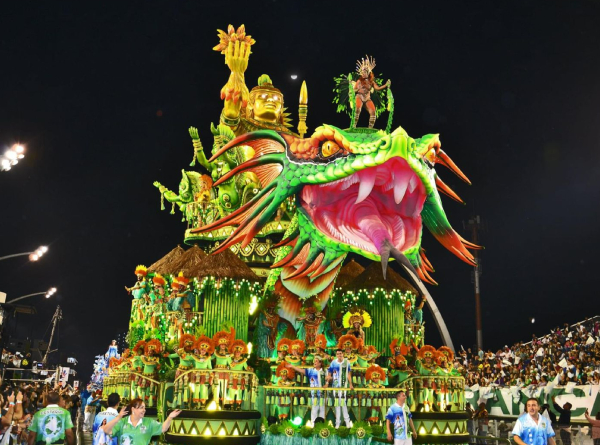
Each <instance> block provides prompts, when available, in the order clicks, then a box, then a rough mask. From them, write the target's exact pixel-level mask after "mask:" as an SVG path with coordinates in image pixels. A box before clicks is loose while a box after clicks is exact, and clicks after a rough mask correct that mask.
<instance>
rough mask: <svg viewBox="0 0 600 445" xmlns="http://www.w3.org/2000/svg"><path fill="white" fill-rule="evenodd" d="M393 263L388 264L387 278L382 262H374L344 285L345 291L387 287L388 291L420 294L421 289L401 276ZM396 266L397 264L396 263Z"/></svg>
mask: <svg viewBox="0 0 600 445" xmlns="http://www.w3.org/2000/svg"><path fill="white" fill-rule="evenodd" d="M392 264H393V263H389V264H388V268H387V279H385V280H384V279H383V271H382V270H381V263H378V262H375V261H374V262H372V263H371V264H370V265H369V266H368V267H367V268H366V269H365V271H364V272H363V273H361V274H360V275H359V276H357V277H356V278H355V279H354V280H352V281H351V282H349V283H348V284H347V285H346V286H344V287H342V290H343V291H345V292H346V291H349V290H351V291H355V292H356V291H359V290H361V289H369V290H370V289H375V288H376V287H378V288H380V289H386V290H387V291H388V292H390V291H392V290H399V291H402V292H406V291H407V290H409V291H411V292H412V293H414V294H415V295H419V291H418V290H416V289H415V288H414V287H413V286H412V285H411V284H410V283H409V282H408V281H406V280H405V279H404V278H402V277H401V276H400V274H399V273H398V272H396V271H395V270H394V268H393V266H392ZM394 266H396V265H394Z"/></svg>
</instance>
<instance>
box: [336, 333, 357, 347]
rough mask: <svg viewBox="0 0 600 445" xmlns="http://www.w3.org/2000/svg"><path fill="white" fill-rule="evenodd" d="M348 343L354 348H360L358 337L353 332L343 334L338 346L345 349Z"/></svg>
mask: <svg viewBox="0 0 600 445" xmlns="http://www.w3.org/2000/svg"><path fill="white" fill-rule="evenodd" d="M348 345H349V346H351V348H352V350H356V349H358V339H357V338H356V337H355V336H354V335H352V334H346V335H342V336H341V337H340V339H339V340H338V344H337V347H338V348H339V349H344V350H345V349H346V347H347V346H348Z"/></svg>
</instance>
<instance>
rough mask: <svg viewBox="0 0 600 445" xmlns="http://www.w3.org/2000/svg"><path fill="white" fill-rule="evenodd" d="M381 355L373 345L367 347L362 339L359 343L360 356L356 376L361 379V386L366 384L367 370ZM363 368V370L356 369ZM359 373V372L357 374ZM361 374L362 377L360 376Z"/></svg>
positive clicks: (357, 361)
mask: <svg viewBox="0 0 600 445" xmlns="http://www.w3.org/2000/svg"><path fill="white" fill-rule="evenodd" d="M380 355H381V354H379V352H377V348H376V347H375V346H372V345H368V346H365V344H364V342H363V340H362V339H360V340H359V341H358V354H357V360H356V367H355V374H356V377H357V378H359V380H360V384H361V385H362V386H364V385H365V384H366V370H367V368H368V367H369V366H371V365H372V364H373V362H374V361H375V359H376V358H377V357H379V356H380ZM356 368H361V369H356ZM357 371H358V372H357ZM359 374H360V375H359Z"/></svg>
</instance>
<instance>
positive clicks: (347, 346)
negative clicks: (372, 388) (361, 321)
mask: <svg viewBox="0 0 600 445" xmlns="http://www.w3.org/2000/svg"><path fill="white" fill-rule="evenodd" d="M358 345H359V341H358V339H357V338H356V337H355V336H354V335H352V334H346V335H342V336H341V337H340V339H339V340H338V344H337V348H338V349H341V350H342V351H344V359H345V360H347V361H348V363H350V366H356V362H357V360H358V355H356V351H357V350H358ZM352 379H353V380H352V383H356V384H358V378H357V376H356V375H355V373H354V372H353V373H352Z"/></svg>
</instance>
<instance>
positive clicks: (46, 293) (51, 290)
mask: <svg viewBox="0 0 600 445" xmlns="http://www.w3.org/2000/svg"><path fill="white" fill-rule="evenodd" d="M56 290H57V289H56V288H55V287H51V288H50V289H48V290H47V291H44V292H35V293H33V294H27V295H23V296H22V297H18V298H15V299H14V300H10V301H7V302H6V304H12V303H14V302H15V301H19V300H22V299H24V298H29V297H34V296H36V295H46V298H50V297H51V296H52V295H54V294H55V293H56Z"/></svg>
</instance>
